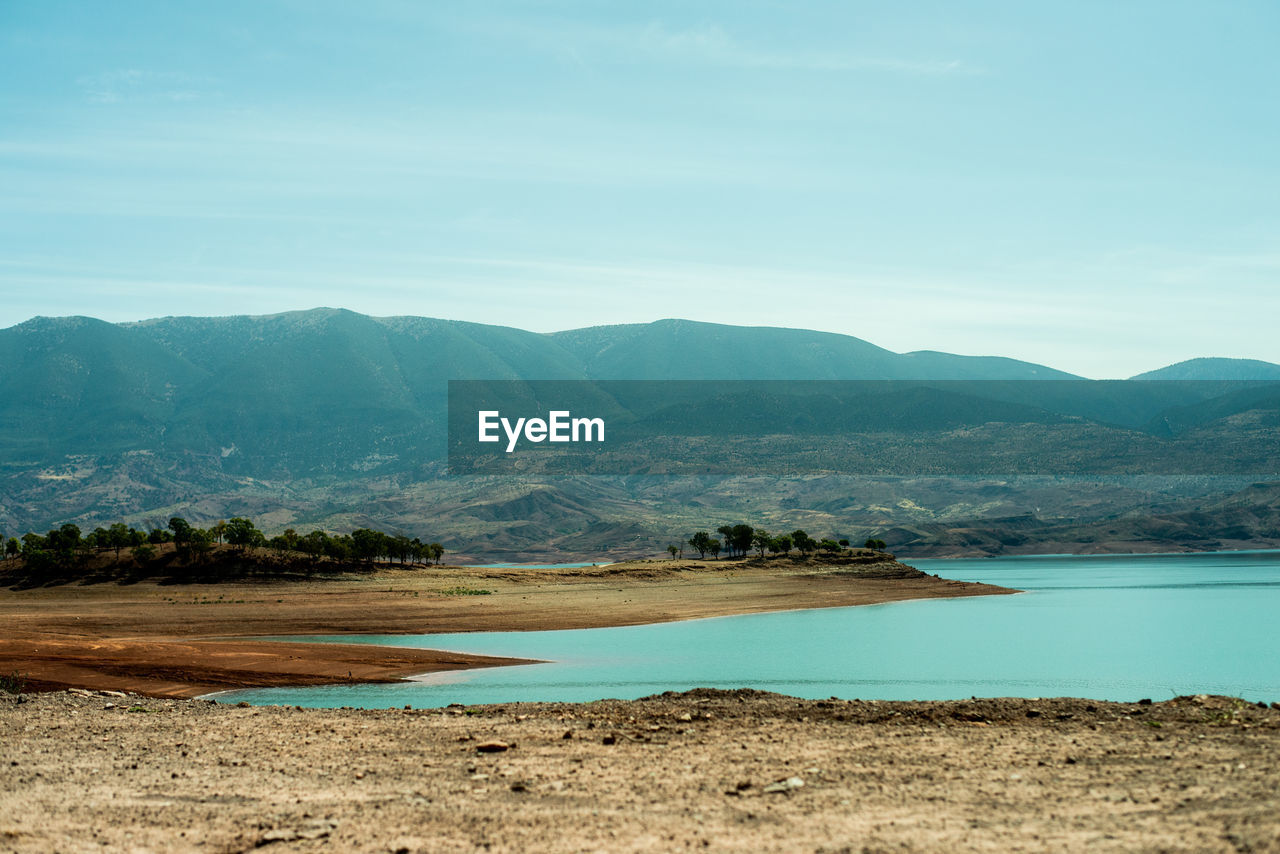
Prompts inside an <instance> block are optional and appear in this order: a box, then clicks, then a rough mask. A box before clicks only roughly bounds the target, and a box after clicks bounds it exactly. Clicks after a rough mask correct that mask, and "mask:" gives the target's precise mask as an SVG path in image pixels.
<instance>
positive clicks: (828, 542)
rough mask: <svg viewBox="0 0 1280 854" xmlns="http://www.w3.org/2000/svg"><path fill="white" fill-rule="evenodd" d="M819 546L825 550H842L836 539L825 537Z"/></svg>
mask: <svg viewBox="0 0 1280 854" xmlns="http://www.w3.org/2000/svg"><path fill="white" fill-rule="evenodd" d="M818 548H820V549H822V550H823V551H824V552H838V551H840V544H839V543H837V542H836V541H835V540H832V539H828V538H827V537H823V538H822V541H821V542H819V543H818Z"/></svg>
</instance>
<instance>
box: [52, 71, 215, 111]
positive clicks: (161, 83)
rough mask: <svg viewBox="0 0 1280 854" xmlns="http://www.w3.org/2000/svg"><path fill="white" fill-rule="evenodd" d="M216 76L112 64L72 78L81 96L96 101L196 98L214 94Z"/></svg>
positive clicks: (187, 99) (173, 100)
mask: <svg viewBox="0 0 1280 854" xmlns="http://www.w3.org/2000/svg"><path fill="white" fill-rule="evenodd" d="M216 82H217V81H216V80H214V79H213V78H211V77H200V76H195V75H191V74H185V73H182V72H178V71H149V70H145V69H140V68H116V69H111V70H109V71H102V72H98V73H96V74H86V75H82V76H81V77H79V78H77V79H76V83H77V85H79V87H80V90H81V92H83V93H84V96H85V98H87V99H88V100H90V101H92V102H94V103H96V104H120V103H125V102H133V101H169V102H175V103H177V102H187V101H198V100H201V99H205V98H209V97H211V96H214V95H216V92H214V91H213V89H212V87H213V85H214V84H216Z"/></svg>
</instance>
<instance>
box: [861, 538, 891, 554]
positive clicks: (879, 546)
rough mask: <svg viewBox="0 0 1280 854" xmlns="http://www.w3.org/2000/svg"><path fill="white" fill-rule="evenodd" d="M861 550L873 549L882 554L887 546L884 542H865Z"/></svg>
mask: <svg viewBox="0 0 1280 854" xmlns="http://www.w3.org/2000/svg"><path fill="white" fill-rule="evenodd" d="M863 548H868V549H875V550H876V551H878V552H882V551H884V550H885V549H886V548H888V546H886V545H885V542H884V540H867V541H866V543H864V544H863Z"/></svg>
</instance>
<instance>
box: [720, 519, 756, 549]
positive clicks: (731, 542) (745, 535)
mask: <svg viewBox="0 0 1280 854" xmlns="http://www.w3.org/2000/svg"><path fill="white" fill-rule="evenodd" d="M755 533H756V529H755V528H753V527H751V526H750V525H734V526H733V528H732V529H731V530H730V531H729V537H728V540H727V541H726V542H725V545H726V546H728V547H729V551H730V552H736V553H737V554H739V555H741V556H742V557H746V555H747V552H749V551H751V542H752V540H753V539H754V537H755Z"/></svg>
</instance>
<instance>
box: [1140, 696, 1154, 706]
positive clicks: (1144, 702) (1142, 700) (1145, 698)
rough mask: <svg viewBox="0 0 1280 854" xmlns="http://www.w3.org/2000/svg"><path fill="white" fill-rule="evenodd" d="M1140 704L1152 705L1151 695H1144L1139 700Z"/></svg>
mask: <svg viewBox="0 0 1280 854" xmlns="http://www.w3.org/2000/svg"><path fill="white" fill-rule="evenodd" d="M1138 705H1139V706H1150V705H1151V698H1150V697H1143V698H1142V699H1141V700H1139V701H1138Z"/></svg>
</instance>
